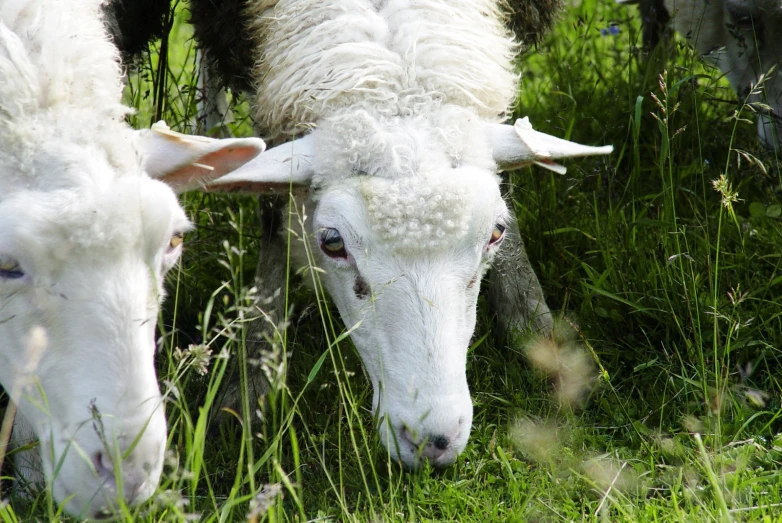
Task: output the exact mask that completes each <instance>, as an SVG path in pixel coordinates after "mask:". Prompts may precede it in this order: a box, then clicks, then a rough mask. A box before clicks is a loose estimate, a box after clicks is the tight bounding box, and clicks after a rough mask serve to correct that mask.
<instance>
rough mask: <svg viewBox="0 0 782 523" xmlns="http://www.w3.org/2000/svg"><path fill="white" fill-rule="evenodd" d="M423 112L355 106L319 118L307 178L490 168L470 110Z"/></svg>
mask: <svg viewBox="0 0 782 523" xmlns="http://www.w3.org/2000/svg"><path fill="white" fill-rule="evenodd" d="M437 107H438V110H437V111H435V112H433V113H431V114H428V115H420V116H413V117H408V118H402V117H399V116H394V117H386V116H378V115H376V114H373V113H372V112H371V111H368V110H364V109H358V110H351V111H346V112H344V113H342V114H338V115H336V116H334V117H332V118H330V119H327V120H325V121H323V123H322V125H321V127H320V131H319V132H318V133H315V134H314V136H315V139H316V149H317V153H316V155H315V159H314V160H315V163H314V166H313V167H314V169H315V172H316V175H315V176H314V178H313V180H312V185H313V186H314V187H320V186H323V185H325V184H327V183H330V182H334V181H337V180H340V179H344V178H347V177H351V176H356V175H369V176H376V177H380V178H391V179H398V178H405V177H410V176H423V175H426V174H427V173H430V172H433V171H439V170H442V169H443V167H445V166H450V167H458V166H460V165H463V164H470V165H474V166H476V167H481V168H484V169H487V170H490V171H494V170H495V168H496V165H495V164H494V162H493V160H492V159H491V154H490V150H489V145H488V143H487V141H486V139H485V137H484V135H483V133H482V128H483V127H482V126H483V124H482V123H481V122H480V120H479V118H478V116H477V115H476V114H475V110H474V109H471V108H467V109H464V108H461V107H457V106H453V105H447V106H445V107H440V106H439V104H437Z"/></svg>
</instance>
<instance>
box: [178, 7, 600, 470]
mask: <svg viewBox="0 0 782 523" xmlns="http://www.w3.org/2000/svg"><path fill="white" fill-rule="evenodd" d="M229 4H231V5H229ZM543 4H544V5H545V4H546V3H545V2H544V3H543ZM531 6H532V4H530V2H517V7H519V9H516V11H524V9H521V7H531ZM190 8H191V12H192V20H193V22H194V24H195V34H196V39H197V40H199V41H200V43H201V45H202V47H203V48H205V50H206V52H207V55H208V56H211V57H213V58H214V59H216V60H217V62H218V64H219V63H221V58H226V59H227V60H222V63H226V62H227V63H228V66H226V67H223V68H222V69H220V68H219V67H218V68H217V69H218V70H219V71H220V72H221V73H222V74H223V76H224V77H225V81H226V83H228V84H229V85H232V86H234V87H236V86H239V88H245V87H246V84H247V83H248V82H249V84H250V85H252V87H253V88H254V89H255V95H254V97H253V98H254V107H255V121H256V123H257V125H258V126H259V127H260V129H261V130H262V135H263V136H264V138H266V139H268V140H271V141H273V142H275V143H277V144H279V145H277V146H276V147H274V148H272V149H270V150H268V151H266V152H265V153H263V154H261V155H260V156H259V157H257V158H256V159H255V160H253V161H251V162H249V163H247V164H246V165H245V166H244V167H242V168H241V169H238V170H237V171H235V172H234V173H232V174H230V175H228V176H225V177H223V178H220V179H218V180H217V181H216V182H214V183H211V184H207V187H206V188H207V189H208V190H212V191H225V192H236V191H241V192H247V193H256V194H258V193H266V194H270V193H272V194H273V193H283V194H287V192H288V190H289V188H290V186H291V185H292V186H293V187H294V189H295V190H294V194H295V195H296V196H297V202H296V204H295V205H296V208H297V209H298V210H299V212H301V213H302V216H306V219H305V233H306V237H307V238H308V241H309V246H310V248H311V250H312V253H313V255H314V256H315V257H316V259H315V261H316V263H317V265H318V266H319V267H320V268H321V269H322V270H323V271H325V272H324V273H323V274H322V275H321V278H322V280H323V283H324V286H325V288H326V290H327V291H328V293H329V294H330V296H331V298H332V299H333V301H334V302H335V304H336V306H337V308H338V310H339V313H340V315H341V317H342V320H343V322H344V323H345V325H346V327H348V328H349V329H351V337H352V340H353V342H354V344H355V346H356V348H357V350H358V353H359V355H360V356H361V359H362V362H363V364H364V367H365V368H366V370H367V373H368V374H369V377H370V379H371V382H372V386H373V390H374V394H373V400H372V407H373V411H374V412H375V413H376V414H377V419H378V432H379V435H380V438H381V441H382V443H383V444H384V445H385V447H386V448H387V449H388V451H389V453H390V455H391V456H392V457H393V458H394V459H398V460H400V461H401V462H402V463H403V464H404V465H406V466H407V467H411V468H415V467H417V466H419V465H420V464H421V463H423V462H424V461H427V460H428V461H429V462H430V463H431V464H433V465H434V466H437V467H443V466H447V465H449V464H451V463H453V462H454V461H455V460H456V458H457V456H458V455H459V453H461V451H462V450H463V449H464V448H465V446H466V444H467V440H468V437H469V433H470V428H471V424H472V401H471V399H470V392H469V388H468V386H467V378H466V356H467V347H468V345H469V342H470V339H471V337H472V335H473V331H474V327H475V321H476V306H477V299H478V291H479V288H480V283H481V279H482V278H483V276H484V274H485V273H486V271H487V270H488V268H489V267H490V266H491V265H492V262H493V261H494V260H495V259H498V261H499V262H500V265H501V270H500V271H499V274H497V276H498V280H497V282H496V283H495V284H494V288H495V290H496V291H498V292H497V293H495V298H494V301H495V303H498V304H499V305H500V310H501V314H503V316H504V317H503V318H501V320H502V321H508V322H509V323H511V324H513V325H528V324H530V323H531V324H532V325H533V326H534V327H536V328H538V329H540V330H543V331H546V330H550V328H551V317H550V313H549V310H548V308H547V307H546V305H545V301H544V299H543V295H542V292H541V290H540V286H539V284H538V281H537V278H536V277H535V275H534V272H532V270H531V269H529V261H528V260H527V259H526V255H525V254H524V251H523V247H522V245H521V241H520V235H519V232H518V227H517V226H516V224H515V221H514V219H513V217H512V215H511V212H510V211H509V209H508V207H507V205H506V203H505V201H504V199H503V197H502V195H501V192H500V184H499V182H500V179H499V178H498V176H497V174H496V173H497V172H499V171H503V170H508V169H513V168H516V167H519V166H522V165H527V164H530V163H539V164H541V165H543V166H547V167H549V168H552V169H555V170H559V171H561V167H560V166H558V165H556V164H554V161H555V160H556V159H558V158H564V157H571V156H585V155H592V154H607V153H609V152H610V151H611V150H612V148H611V147H610V146H608V147H586V146H581V145H578V144H574V143H571V142H566V141H564V140H559V139H557V138H554V137H551V136H548V135H545V134H543V133H539V132H537V131H534V130H533V129H532V127H531V125H530V124H529V122H528V121H527V120H526V119H521V120H518V121H516V123H515V125H505V124H502V123H501V122H502V121H503V120H504V119H505V118H506V116H507V115H508V110H509V107H510V105H511V104H512V103H513V102H514V100H515V98H516V92H517V88H518V75H517V73H516V72H515V70H514V67H513V63H512V61H513V58H514V56H515V54H516V53H517V50H518V48H519V44H518V43H517V41H516V40H515V39H514V37H513V36H512V34H511V32H510V30H509V29H507V28H506V26H505V23H504V22H505V21H506V19H507V18H508V11H507V10H506V8H507V6H506V4H505V3H504V2H496V1H494V0H417V1H415V2H411V1H410V0H335V1H333V2H317V1H314V0H276V1H275V0H252V1H249V2H241V1H239V2H225V1H224V2H221V3H220V6H219V9H221V10H223V11H222V14H223V15H224V14H225V13H226V12H230V13H232V14H233V15H234V16H237V18H236V19H225V18H221V17H220V11H218V10H216V9H217V6H216V5H215V3H213V2H211V0H191V1H190ZM527 12H528V11H527ZM515 25H516V26H517V27H522V26H521V24H515ZM220 27H222V28H231V34H235V35H238V37H239V38H240V39H241V40H242V41H245V42H248V43H252V57H251V60H250V63H251V64H254V66H253V68H252V70H249V69H245V67H247V64H244V63H242V57H241V53H242V50H241V49H240V50H239V51H238V52H236V50H235V46H234V47H231V43H230V40H228V41H227V42H226V37H227V36H228V34H227V33H225V32H224V31H223V32H220V31H218V28H220ZM239 27H243V30H238V28H239ZM529 32H530V34H532V33H533V31H532V30H530V31H529ZM226 45H227V46H229V49H226V48H225V46H226ZM237 72H238V75H237V74H235V73H237ZM253 79H254V81H253ZM305 211H306V212H305ZM272 221H273V220H272ZM506 237H508V240H506ZM265 241H266V242H268V245H265V246H264V248H263V253H262V256H261V259H260V260H259V268H258V278H259V285H260V286H261V287H263V288H264V289H265V291H266V292H268V293H269V295H270V296H271V297H272V299H271V305H270V308H271V309H272V310H271V311H269V310H268V308H267V307H266V306H264V308H266V309H267V310H266V311H265V312H267V313H269V314H270V315H271V316H273V317H275V316H276V317H277V319H279V316H280V315H281V314H282V313H283V312H284V310H283V308H282V305H281V303H280V302H281V300H280V299H279V297H278V299H277V300H276V301H275V300H274V294H273V293H274V291H275V290H276V289H278V288H280V287H282V285H283V282H284V276H285V270H284V267H285V256H284V253H285V252H286V251H285V244H284V238H282V237H274V236H271V237H268V236H267V237H266V239H265ZM504 241H511V242H512V243H513V245H509V247H510V250H509V252H508V253H507V255H505V256H501V255H500V256H498V252H499V250H500V245H501V244H502V243H503V242H504ZM294 243H295V245H293V246H292V247H293V248H294V249H296V250H297V251H298V256H299V260H300V262H299V263H306V259H305V250H306V249H305V246H304V245H303V243H302V242H294ZM505 276H508V277H509V278H508V280H509V281H507V280H506V281H501V278H502V279H504V277H505ZM509 309H512V312H509ZM512 315H513V316H512ZM257 325H258V326H259V327H258V328H260V329H263V325H262V324H261V323H260V322H258V324H257ZM256 337H258V336H257V335H256ZM262 388H263V384H262V383H261V382H260V380H258V383H257V389H258V390H262Z"/></svg>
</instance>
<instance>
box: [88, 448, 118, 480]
mask: <svg viewBox="0 0 782 523" xmlns="http://www.w3.org/2000/svg"><path fill="white" fill-rule="evenodd" d="M92 466H93V467H95V472H97V473H98V476H100V477H102V478H105V477H114V464H113V463H112V462H111V458H110V457H109V455H108V454H107V453H105V452H100V451H98V452H96V453H95V454H94V455H93V456H92Z"/></svg>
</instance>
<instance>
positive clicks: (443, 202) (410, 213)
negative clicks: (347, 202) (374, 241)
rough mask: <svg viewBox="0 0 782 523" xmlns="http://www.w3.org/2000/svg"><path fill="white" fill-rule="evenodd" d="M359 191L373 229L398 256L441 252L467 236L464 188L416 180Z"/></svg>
mask: <svg viewBox="0 0 782 523" xmlns="http://www.w3.org/2000/svg"><path fill="white" fill-rule="evenodd" d="M439 182H442V181H441V180H440V181H439ZM360 187H361V194H362V196H363V197H364V201H365V203H366V209H367V214H368V215H369V219H370V222H371V225H372V229H373V230H374V231H375V233H377V234H378V236H379V237H380V238H381V239H382V240H383V242H384V243H385V244H387V245H389V246H390V247H392V248H393V249H394V250H395V251H396V252H406V251H417V252H421V251H431V250H436V249H441V248H443V247H446V246H449V245H453V244H454V243H455V242H458V241H459V240H461V238H463V237H464V236H465V235H466V234H467V230H468V216H467V215H466V214H465V213H464V212H463V211H464V208H465V205H466V204H467V201H468V200H467V198H468V194H467V189H466V188H465V187H460V186H450V185H448V184H442V183H421V181H420V180H417V179H415V178H404V179H401V180H395V181H393V182H390V181H384V182H379V181H378V180H375V181H373V182H369V181H365V183H362V184H361V186H360Z"/></svg>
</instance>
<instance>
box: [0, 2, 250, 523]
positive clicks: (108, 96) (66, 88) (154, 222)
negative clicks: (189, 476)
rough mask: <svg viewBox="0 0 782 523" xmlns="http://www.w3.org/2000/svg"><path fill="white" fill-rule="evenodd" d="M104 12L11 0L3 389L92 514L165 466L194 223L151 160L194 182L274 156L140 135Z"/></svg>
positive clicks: (5, 96)
mask: <svg viewBox="0 0 782 523" xmlns="http://www.w3.org/2000/svg"><path fill="white" fill-rule="evenodd" d="M100 7H101V5H100V1H99V0H70V1H69V2H63V1H62V0H1V1H0V79H2V80H0V385H1V386H2V387H3V388H4V389H5V391H6V392H7V393H8V394H9V396H10V398H11V400H12V401H13V402H14V403H15V404H16V406H17V407H18V416H17V418H18V420H19V426H20V427H28V428H29V430H30V431H31V432H32V433H33V434H34V436H35V437H37V438H38V439H39V440H40V462H41V463H40V465H41V467H42V471H39V472H42V473H43V475H44V477H45V478H46V480H47V482H48V483H49V485H50V487H51V489H52V491H53V494H54V497H55V499H56V500H57V501H59V502H62V503H64V508H65V510H66V511H67V512H69V513H71V514H74V515H77V516H82V517H88V518H92V517H97V516H99V515H101V513H102V512H103V511H105V510H107V509H111V507H113V506H115V504H116V502H117V500H118V498H120V499H121V498H124V500H125V501H126V502H128V503H130V502H138V501H142V500H144V499H146V498H147V497H149V496H150V494H151V493H152V492H153V491H154V490H155V488H156V486H157V484H158V480H159V477H160V473H161V469H162V467H163V452H164V450H165V445H166V426H165V415H164V409H163V404H162V401H161V399H162V398H161V395H160V391H159V388H158V384H157V380H156V376H155V368H154V364H153V358H154V354H155V325H156V322H157V315H158V310H159V303H160V300H161V299H162V297H163V286H162V284H163V278H164V275H165V273H166V272H167V271H168V270H169V269H170V268H171V267H172V265H173V264H174V263H175V262H176V261H177V259H178V257H179V255H180V252H181V249H182V246H181V243H182V234H183V233H184V232H185V231H186V230H187V229H188V228H189V227H190V224H189V222H188V220H187V218H186V217H185V214H184V212H183V211H182V209H181V208H180V206H179V204H178V202H177V200H176V197H175V194H174V192H173V191H172V190H171V188H169V187H168V186H166V185H165V184H163V183H161V182H160V181H157V180H154V179H152V178H151V177H150V176H149V175H147V174H145V170H146V171H148V172H149V173H150V174H153V175H155V176H157V177H161V176H168V178H169V179H170V180H174V181H179V182H181V183H182V185H183V186H188V184H189V175H190V174H192V172H193V171H192V169H193V168H195V169H197V170H198V173H199V176H200V177H202V178H203V177H204V176H205V175H204V173H203V172H202V171H203V170H204V169H207V170H209V169H211V172H212V175H213V176H215V177H217V176H220V175H222V174H225V173H226V172H229V171H230V169H231V167H234V166H236V165H240V164H241V162H242V161H244V160H246V159H249V158H252V157H254V156H255V155H257V154H258V153H259V152H260V151H261V150H263V143H262V142H261V141H260V140H257V139H247V140H233V141H227V142H217V141H212V140H208V139H203V138H198V139H193V140H188V139H186V138H184V137H182V136H180V135H176V134H173V133H170V132H168V131H166V130H165V129H162V128H158V129H159V130H158V131H147V132H145V133H144V134H143V135H142V136H141V138H139V137H138V136H137V135H136V134H134V131H133V130H132V129H130V127H128V126H127V125H126V124H125V123H124V122H123V119H124V116H125V115H126V114H127V113H128V111H129V110H128V108H126V107H124V106H123V105H122V104H121V103H120V98H121V94H122V89H123V85H122V78H121V74H120V68H119V64H118V61H117V58H118V56H117V50H116V49H115V48H114V46H113V45H112V44H111V43H110V42H109V39H108V37H107V35H106V32H105V29H104V27H103V24H102V18H101V13H100ZM194 162H195V163H196V164H197V166H196V167H194V166H193V163H194ZM205 165H209V166H210V167H204V166H205ZM17 436H18V435H17ZM0 443H1V444H4V442H0ZM2 450H3V451H4V450H5V449H2Z"/></svg>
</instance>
